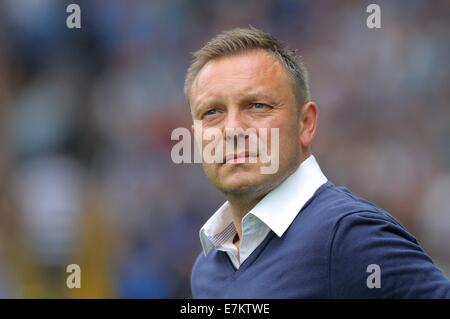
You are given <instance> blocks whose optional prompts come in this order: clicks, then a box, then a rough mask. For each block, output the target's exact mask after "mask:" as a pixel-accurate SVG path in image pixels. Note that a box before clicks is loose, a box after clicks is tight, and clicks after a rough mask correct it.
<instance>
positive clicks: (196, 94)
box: [191, 50, 291, 105]
mask: <svg viewBox="0 0 450 319" xmlns="http://www.w3.org/2000/svg"><path fill="white" fill-rule="evenodd" d="M287 86H288V87H289V89H290V88H291V87H290V79H289V77H288V75H287V73H286V71H285V69H284V67H283V66H282V64H281V63H280V61H278V60H277V59H276V58H275V57H273V56H272V55H271V54H270V53H268V52H265V51H263V50H253V51H249V52H243V53H239V54H236V55H231V56H226V57H222V58H219V59H215V60H211V61H209V62H208V63H207V64H206V65H205V66H204V67H203V68H202V69H201V70H200V72H199V73H198V75H197V77H196V78H195V80H194V82H193V84H192V89H191V101H192V104H194V105H195V104H196V103H198V102H199V101H201V100H203V99H205V98H210V97H223V96H229V95H232V96H238V95H242V94H245V93H248V92H253V93H258V91H261V92H263V93H270V92H274V93H275V92H277V91H278V92H279V93H281V91H280V90H281V89H283V88H284V89H286V87H287Z"/></svg>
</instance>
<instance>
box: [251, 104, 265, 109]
mask: <svg viewBox="0 0 450 319" xmlns="http://www.w3.org/2000/svg"><path fill="white" fill-rule="evenodd" d="M250 106H251V107H253V108H255V109H257V110H264V109H265V108H267V107H268V105H266V104H264V103H252V104H250Z"/></svg>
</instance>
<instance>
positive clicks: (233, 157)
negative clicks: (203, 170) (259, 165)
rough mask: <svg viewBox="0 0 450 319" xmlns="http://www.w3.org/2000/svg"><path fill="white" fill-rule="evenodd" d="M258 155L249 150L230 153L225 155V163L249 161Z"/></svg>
mask: <svg viewBox="0 0 450 319" xmlns="http://www.w3.org/2000/svg"><path fill="white" fill-rule="evenodd" d="M257 157H258V155H257V154H255V153H250V152H239V153H230V154H227V155H226V156H225V161H224V162H225V163H226V164H242V163H250V160H252V159H255V158H257Z"/></svg>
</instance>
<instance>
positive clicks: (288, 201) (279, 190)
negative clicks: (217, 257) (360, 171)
mask: <svg viewBox="0 0 450 319" xmlns="http://www.w3.org/2000/svg"><path fill="white" fill-rule="evenodd" d="M326 182H327V178H326V177H325V175H324V174H323V173H322V171H321V169H320V167H319V164H318V163H317V161H316V159H315V157H314V156H313V155H310V156H309V157H308V158H307V159H306V160H304V161H303V162H302V163H301V164H300V165H299V167H298V168H297V170H296V171H295V172H294V173H292V174H291V175H290V176H288V177H287V178H286V179H285V180H284V181H283V182H282V183H281V184H280V185H278V186H277V187H276V188H274V189H273V190H272V191H271V192H270V193H268V194H267V195H266V196H264V198H263V199H262V200H261V201H259V203H258V204H256V206H255V207H253V209H252V210H250V211H249V212H248V213H247V214H246V216H244V219H245V218H247V216H248V215H249V214H251V215H253V216H255V217H257V218H258V219H259V220H261V221H262V222H263V223H264V224H266V225H267V226H268V227H269V228H270V229H271V230H272V231H273V232H274V233H275V234H276V235H277V236H278V237H281V236H282V235H283V234H284V232H285V231H286V230H287V229H288V227H289V226H290V225H291V223H292V222H293V220H294V219H295V217H296V216H297V214H298V213H299V212H300V210H301V209H302V208H303V206H304V205H305V204H306V202H307V201H308V200H309V199H310V198H311V197H312V196H313V195H314V193H315V192H316V190H317V189H318V188H319V187H320V186H321V185H323V184H324V183H326ZM280 208H282V209H280ZM232 223H233V220H232V217H231V212H230V211H229V204H228V201H227V202H225V203H224V204H223V205H222V206H221V207H220V208H219V209H218V210H217V211H216V212H215V213H214V214H213V215H212V216H211V218H210V219H209V220H208V221H207V222H206V223H205V224H204V226H203V227H202V228H201V229H200V242H201V244H202V248H203V252H204V253H205V255H206V254H208V253H209V251H210V250H211V249H212V248H214V247H217V245H218V244H220V241H221V239H222V238H226V235H227V234H228V232H229V231H230V224H232ZM232 229H233V230H234V227H232Z"/></svg>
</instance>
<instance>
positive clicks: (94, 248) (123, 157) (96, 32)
mask: <svg viewBox="0 0 450 319" xmlns="http://www.w3.org/2000/svg"><path fill="white" fill-rule="evenodd" d="M72 2H73V3H78V4H79V5H80V7H81V24H82V28H81V29H68V28H67V27H66V18H67V16H68V13H66V6H67V5H68V4H69V3H72ZM369 3H370V2H367V3H366V2H365V1H333V2H332V1H324V0H321V1H294V0H281V1H269V0H252V1H235V0H233V1H208V0H194V1H188V0H174V1H162V0H149V1H137V0H133V1H124V0H112V1H101V0H95V1H93V0H89V1H88V0H85V1H81V0H80V1H60V0H33V1H30V0H0V297H1V298H22V297H50V298H52V297H63V298H68V297H82V298H83V297H99V298H100V297H112V298H186V297H190V288H189V276H190V270H191V267H192V264H193V262H194V260H195V258H196V256H197V255H198V253H200V249H201V247H200V243H199V239H198V230H199V228H200V227H201V225H202V224H203V223H204V222H205V221H206V219H207V218H208V217H209V216H210V215H211V214H212V213H213V212H214V211H215V209H217V208H218V207H219V205H220V204H222V202H223V201H224V197H223V196H222V195H221V194H220V193H219V192H218V191H217V190H215V189H214V188H213V187H212V186H210V184H209V183H208V181H207V179H206V177H205V176H204V175H203V172H202V170H201V166H200V165H199V164H174V163H173V162H172V161H171V158H170V151H171V147H172V146H173V145H174V143H175V142H174V141H171V139H170V134H171V131H172V130H173V129H174V128H176V127H188V128H189V127H190V125H191V117H190V111H189V108H188V106H187V105H186V103H185V100H184V96H183V84H184V75H185V71H186V69H187V67H188V65H189V62H190V61H191V59H192V56H191V53H192V52H194V51H195V50H197V49H199V48H200V47H201V46H202V44H204V43H205V42H206V41H207V40H209V39H210V38H211V37H212V36H214V35H215V34H216V33H218V32H220V31H222V30H224V29H229V28H233V27H237V26H247V25H249V24H251V25H253V26H255V27H259V28H262V29H264V30H266V31H268V32H271V33H272V34H274V35H275V36H277V37H279V38H280V39H282V40H283V41H284V42H285V43H287V44H288V45H289V46H291V47H293V48H296V49H298V51H299V53H300V55H301V56H302V57H303V61H304V63H305V64H306V66H307V68H308V70H309V73H310V85H311V93H312V97H313V99H314V100H315V101H316V102H317V103H318V105H319V111H320V115H319V131H318V135H317V137H316V142H315V143H314V145H313V152H314V154H315V156H316V158H317V159H318V161H319V163H320V165H321V167H322V170H323V171H324V173H325V174H326V175H327V177H328V178H329V179H330V180H331V181H332V182H334V183H335V184H337V185H345V186H347V187H348V188H350V189H351V190H352V191H353V192H355V193H356V194H357V195H360V196H363V197H365V198H367V199H368V200H370V201H372V202H374V203H375V204H377V205H379V206H382V207H383V208H385V209H386V210H388V211H389V212H390V213H391V214H392V215H394V216H395V217H397V218H398V219H399V220H400V221H401V222H402V223H403V224H404V225H405V226H406V227H407V228H408V229H409V230H410V231H411V232H412V233H413V234H414V235H415V236H416V237H417V238H418V239H419V241H420V242H421V243H422V244H423V246H424V247H425V248H426V250H427V251H428V253H429V254H430V255H431V256H432V258H433V259H434V260H435V262H436V263H437V264H438V265H439V267H441V269H443V270H444V271H445V272H446V273H447V274H450V248H449V246H448V243H450V105H449V102H450V90H449V83H450V64H449V62H448V59H449V57H450V55H449V52H450V41H449V38H448V35H449V34H450V22H449V20H448V17H449V16H450V15H449V13H450V3H449V2H448V1H445V0H441V1H433V2H430V1H425V0H423V1H418V0H414V1H395V2H393V1H378V2H377V3H378V4H379V5H380V6H381V21H382V28H381V29H368V28H367V27H366V18H367V16H368V13H366V7H367V5H368V4H369ZM73 263H75V264H78V265H80V267H81V274H82V277H81V278H82V281H81V285H82V287H81V289H68V288H67V287H66V277H67V276H68V274H67V273H66V266H67V265H69V264H73Z"/></svg>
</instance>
